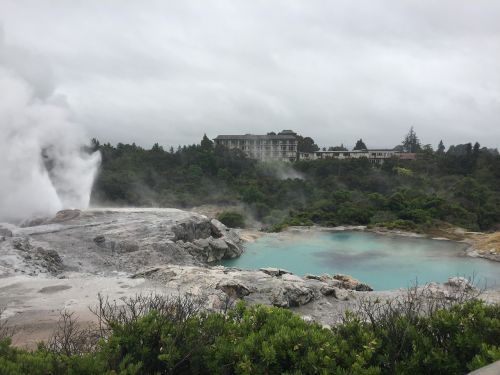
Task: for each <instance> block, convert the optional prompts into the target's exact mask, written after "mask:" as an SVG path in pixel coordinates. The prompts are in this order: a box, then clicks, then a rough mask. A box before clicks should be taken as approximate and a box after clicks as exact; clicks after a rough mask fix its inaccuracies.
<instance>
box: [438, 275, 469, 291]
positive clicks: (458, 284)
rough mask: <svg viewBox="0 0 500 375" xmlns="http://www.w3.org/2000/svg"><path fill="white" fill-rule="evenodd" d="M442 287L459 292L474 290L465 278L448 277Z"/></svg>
mask: <svg viewBox="0 0 500 375" xmlns="http://www.w3.org/2000/svg"><path fill="white" fill-rule="evenodd" d="M444 285H446V286H449V287H452V288H456V289H461V290H473V289H475V288H474V285H473V284H472V283H471V282H470V281H469V280H468V279H466V278H465V277H450V278H449V279H448V281H447V282H446V283H444Z"/></svg>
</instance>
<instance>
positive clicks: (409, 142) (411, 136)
mask: <svg viewBox="0 0 500 375" xmlns="http://www.w3.org/2000/svg"><path fill="white" fill-rule="evenodd" d="M402 145H403V150H404V151H405V152H418V151H420V150H421V148H422V147H421V145H420V139H418V137H417V133H415V130H413V126H412V127H411V128H410V131H409V132H408V134H406V136H405V138H404V139H403V144H402Z"/></svg>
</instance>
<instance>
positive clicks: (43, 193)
mask: <svg viewBox="0 0 500 375" xmlns="http://www.w3.org/2000/svg"><path fill="white" fill-rule="evenodd" d="M51 78H52V74H51V71H50V69H49V67H48V66H47V65H46V64H44V63H43V59H41V58H40V57H39V56H36V55H34V54H33V53H31V52H28V51H25V50H23V49H21V48H18V47H15V46H10V45H8V44H6V43H5V42H4V40H3V35H2V32H1V29H0V222H1V221H8V222H14V223H15V222H19V221H22V220H24V219H30V218H35V217H46V216H50V215H53V214H55V213H56V212H57V211H59V210H61V209H64V208H80V209H83V208H86V207H87V206H88V204H89V201H90V193H91V189H92V184H93V181H94V178H95V175H96V172H97V169H98V166H99V163H100V154H99V153H89V152H88V149H86V143H87V141H88V140H87V138H86V137H85V134H84V132H83V130H82V129H81V127H80V126H79V125H78V124H76V123H74V122H72V121H71V119H70V111H69V109H68V108H67V106H66V104H65V101H64V98H62V97H60V96H59V97H58V96H57V95H55V93H54V89H53V85H52V79H51Z"/></svg>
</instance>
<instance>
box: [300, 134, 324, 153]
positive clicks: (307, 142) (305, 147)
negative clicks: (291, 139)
mask: <svg viewBox="0 0 500 375" xmlns="http://www.w3.org/2000/svg"><path fill="white" fill-rule="evenodd" d="M297 141H298V144H297V149H298V151H299V152H314V151H319V146H318V145H317V144H316V143H315V142H314V139H312V138H311V137H302V136H301V135H298V136H297Z"/></svg>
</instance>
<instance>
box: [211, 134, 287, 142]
mask: <svg viewBox="0 0 500 375" xmlns="http://www.w3.org/2000/svg"><path fill="white" fill-rule="evenodd" d="M214 139H215V140H218V139H245V140H246V139H248V140H261V139H276V140H279V139H292V140H293V139H297V138H296V137H295V135H292V134H283V133H279V134H276V135H256V134H242V135H218V136H217V137H216V138H214Z"/></svg>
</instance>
